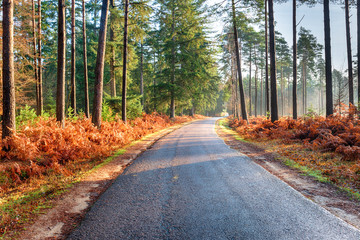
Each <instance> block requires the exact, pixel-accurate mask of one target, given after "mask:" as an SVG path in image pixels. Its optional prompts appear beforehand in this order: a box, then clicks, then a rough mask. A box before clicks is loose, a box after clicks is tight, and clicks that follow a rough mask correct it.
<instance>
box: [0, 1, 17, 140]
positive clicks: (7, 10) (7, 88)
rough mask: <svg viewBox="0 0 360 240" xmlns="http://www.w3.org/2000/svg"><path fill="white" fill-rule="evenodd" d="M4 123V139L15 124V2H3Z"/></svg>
mask: <svg viewBox="0 0 360 240" xmlns="http://www.w3.org/2000/svg"><path fill="white" fill-rule="evenodd" d="M2 37H3V121H2V138H3V139H4V138H6V137H8V136H12V135H13V134H15V131H16V123H15V81H14V74H15V72H14V1H13V0H3V36H2Z"/></svg>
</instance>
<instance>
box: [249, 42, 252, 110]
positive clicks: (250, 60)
mask: <svg viewBox="0 0 360 240" xmlns="http://www.w3.org/2000/svg"><path fill="white" fill-rule="evenodd" d="M249 57H250V58H249V116H251V107H252V106H251V105H252V104H251V70H252V69H251V67H252V66H251V62H252V59H251V57H252V56H251V46H250V55H249Z"/></svg>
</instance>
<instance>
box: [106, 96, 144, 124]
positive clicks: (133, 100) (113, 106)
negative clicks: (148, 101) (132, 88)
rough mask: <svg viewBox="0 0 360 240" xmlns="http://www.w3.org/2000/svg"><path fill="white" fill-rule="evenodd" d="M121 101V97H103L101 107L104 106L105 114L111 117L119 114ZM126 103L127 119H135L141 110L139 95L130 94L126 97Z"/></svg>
mask: <svg viewBox="0 0 360 240" xmlns="http://www.w3.org/2000/svg"><path fill="white" fill-rule="evenodd" d="M121 103H122V101H121V97H115V98H110V97H108V98H105V101H104V104H103V109H104V108H106V111H105V114H106V116H107V117H110V119H111V118H114V117H115V114H118V115H121V112H122V111H121V106H122V105H121ZM126 103H127V105H126V113H127V118H128V119H135V118H137V117H140V116H141V114H142V112H143V108H142V106H141V96H136V95H130V96H128V97H127V101H126ZM103 111H104V110H103ZM103 114H104V113H103ZM103 118H104V117H103Z"/></svg>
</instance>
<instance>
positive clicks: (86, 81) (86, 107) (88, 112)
mask: <svg viewBox="0 0 360 240" xmlns="http://www.w3.org/2000/svg"><path fill="white" fill-rule="evenodd" d="M82 17H83V42H84V45H83V52H84V55H83V58H84V85H85V87H84V96H85V116H86V117H87V118H89V117H90V110H89V108H90V106H89V80H88V65H87V44H86V41H87V38H86V15H85V0H83V1H82Z"/></svg>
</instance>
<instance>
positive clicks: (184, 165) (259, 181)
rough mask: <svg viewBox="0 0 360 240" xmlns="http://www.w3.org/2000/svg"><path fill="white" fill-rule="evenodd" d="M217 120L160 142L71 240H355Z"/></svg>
mask: <svg viewBox="0 0 360 240" xmlns="http://www.w3.org/2000/svg"><path fill="white" fill-rule="evenodd" d="M215 121H216V119H215V118H211V119H206V120H201V121H197V122H194V123H192V124H190V125H187V126H185V127H183V128H181V129H179V130H177V131H175V132H173V133H171V134H169V135H168V136H166V137H164V138H162V139H161V140H159V141H158V142H157V143H156V144H155V145H154V146H153V147H152V148H151V149H149V150H148V151H146V152H145V153H144V154H143V155H142V156H141V157H139V158H138V159H137V160H135V162H134V163H133V164H132V165H131V166H130V167H128V168H127V169H126V170H125V172H124V173H123V174H122V175H121V176H120V177H119V178H118V179H117V180H116V181H115V183H114V184H113V185H112V186H111V187H110V188H109V189H108V190H107V191H106V192H105V193H104V194H103V195H102V196H101V197H100V199H99V200H98V201H97V202H96V203H95V205H94V206H93V207H92V208H91V210H90V211H89V212H88V213H87V215H86V217H85V219H84V220H83V222H82V223H81V224H80V226H79V227H78V228H77V229H76V230H75V231H74V232H73V233H72V234H71V235H70V236H69V239H181V240H183V239H206V240H212V239H274V240H275V239H276V240H280V239H286V240H288V239H301V240H305V239H316V240H319V239H326V240H331V239H337V240H345V239H360V232H359V231H358V230H356V229H355V228H354V227H352V226H350V225H348V224H347V223H345V222H344V221H342V220H340V219H339V218H337V217H335V216H334V215H332V214H330V213H329V212H327V211H326V210H324V209H323V208H321V207H319V206H318V205H316V204H315V203H313V202H311V201H310V200H308V199H306V198H305V197H303V196H302V195H301V194H300V193H298V192H297V191H295V190H294V189H292V188H291V187H289V186H288V185H287V184H286V183H284V182H282V181H281V180H279V179H278V178H276V177H275V176H273V175H271V174H270V173H268V172H267V171H266V170H264V169H263V168H262V167H260V166H259V165H257V164H255V163H253V162H252V161H251V160H250V159H249V158H248V157H246V156H244V155H242V154H241V153H238V152H237V151H235V150H232V149H230V148H229V147H228V146H226V145H225V144H224V142H223V140H222V139H220V138H219V137H218V136H217V135H216V133H215V130H214V125H215Z"/></svg>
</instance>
